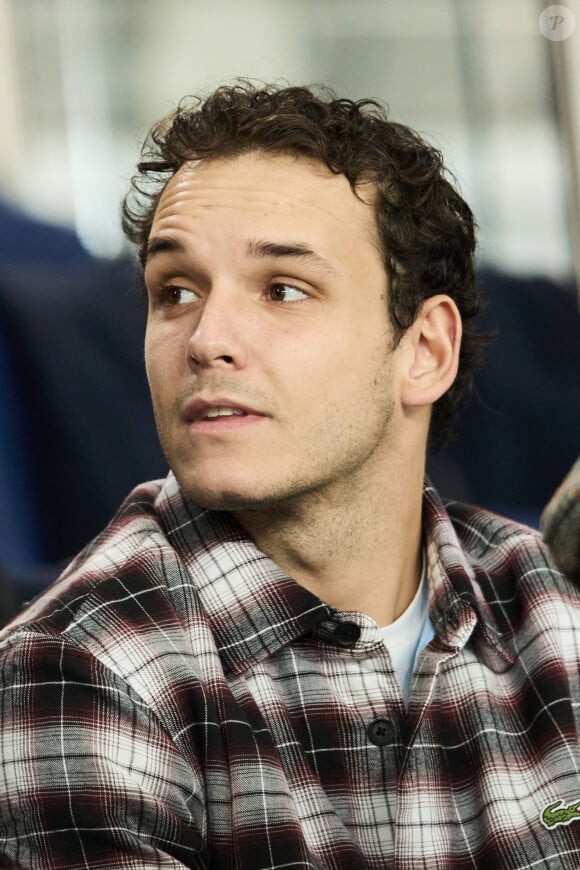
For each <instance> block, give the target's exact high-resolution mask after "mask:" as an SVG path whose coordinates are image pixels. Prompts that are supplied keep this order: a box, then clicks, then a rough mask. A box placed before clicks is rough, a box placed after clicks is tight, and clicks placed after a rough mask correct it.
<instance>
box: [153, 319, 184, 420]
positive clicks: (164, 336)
mask: <svg viewBox="0 0 580 870" xmlns="http://www.w3.org/2000/svg"><path fill="white" fill-rule="evenodd" d="M182 344H183V343H182V341H181V340H180V338H179V336H176V335H173V334H169V333H166V332H160V331H158V330H156V329H149V328H148V329H147V331H146V333H145V347H144V352H145V371H146V373H147V380H148V381H149V387H150V389H151V395H152V398H153V401H154V402H155V403H156V404H159V403H160V402H161V401H162V400H163V396H164V393H166V394H167V397H169V396H170V395H172V394H173V393H174V389H173V388H172V384H173V382H174V381H175V379H176V378H178V377H179V375H180V373H181V371H182V368H183V362H182V361H183V360H185V359H186V354H185V351H184V349H183V347H182ZM180 362H181V364H180Z"/></svg>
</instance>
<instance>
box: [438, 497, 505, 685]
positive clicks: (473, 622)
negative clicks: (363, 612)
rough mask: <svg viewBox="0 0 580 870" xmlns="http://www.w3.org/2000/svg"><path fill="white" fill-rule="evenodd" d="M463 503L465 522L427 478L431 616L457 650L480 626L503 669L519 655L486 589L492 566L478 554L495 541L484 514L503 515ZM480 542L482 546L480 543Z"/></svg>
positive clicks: (494, 662)
mask: <svg viewBox="0 0 580 870" xmlns="http://www.w3.org/2000/svg"><path fill="white" fill-rule="evenodd" d="M462 508H464V513H465V521H463V520H461V519H459V518H458V517H456V518H455V519H454V520H452V519H451V517H450V515H449V513H448V511H447V508H446V507H445V506H444V505H443V502H442V501H441V499H440V497H439V495H438V493H437V491H436V490H435V489H434V487H433V486H432V485H431V483H430V482H429V480H426V482H425V488H424V494H423V530H424V536H425V545H426V550H427V561H428V573H429V585H430V607H429V610H430V617H431V621H432V623H433V626H434V628H435V632H436V634H437V636H438V637H439V639H440V641H441V642H442V643H443V644H444V645H445V646H448V647H450V648H454V649H461V648H462V647H463V646H465V644H466V643H467V641H468V640H469V639H470V637H471V636H472V635H473V634H474V632H475V630H476V628H477V629H479V631H478V632H477V635H476V640H477V641H478V642H481V644H482V645H484V646H486V647H487V659H488V664H489V665H490V666H491V667H493V668H496V669H497V668H499V669H503V668H505V667H508V666H510V665H511V664H513V662H514V661H515V655H514V651H513V649H512V647H511V643H510V639H509V637H507V636H505V635H504V634H503V633H502V631H501V628H500V626H499V624H498V621H497V619H496V616H495V614H494V612H493V610H492V608H491V607H490V605H489V603H488V601H487V599H486V596H485V594H484V591H483V589H482V585H485V576H486V569H485V567H484V565H483V564H482V560H481V558H479V557H478V551H479V550H481V551H482V552H483V551H484V550H485V548H486V547H488V546H489V544H490V541H489V540H488V539H487V537H486V534H485V532H484V530H483V526H482V524H481V518H483V517H485V518H486V521H487V524H489V521H490V520H492V519H493V521H494V522H495V523H496V524H497V518H492V516H491V515H490V514H488V513H487V512H485V511H479V512H478V511H476V509H471V508H470V509H468V508H467V506H462ZM478 513H479V516H480V519H479V521H478V518H477V516H478ZM468 517H469V519H468ZM478 524H479V525H480V526H481V527H480V528H478ZM478 539H479V540H478ZM474 541H476V542H477V546H474ZM468 554H469V555H468ZM482 581H483V582H482ZM484 655H486V654H485V653H484Z"/></svg>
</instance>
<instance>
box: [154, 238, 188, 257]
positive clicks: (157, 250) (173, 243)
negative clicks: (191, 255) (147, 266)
mask: <svg viewBox="0 0 580 870" xmlns="http://www.w3.org/2000/svg"><path fill="white" fill-rule="evenodd" d="M165 252H169V253H177V254H184V253H185V246H184V245H183V244H182V243H181V242H179V241H178V240H177V239H174V238H173V237H172V236H153V238H152V239H149V241H148V242H147V248H146V250H145V262H146V263H147V262H149V260H151V259H153V257H155V256H157V255H158V254H163V253H165Z"/></svg>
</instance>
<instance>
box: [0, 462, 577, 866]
mask: <svg viewBox="0 0 580 870" xmlns="http://www.w3.org/2000/svg"><path fill="white" fill-rule="evenodd" d="M424 533H425V543H426V549H427V557H428V565H429V582H430V614H431V619H432V621H433V624H434V627H435V631H436V635H435V637H434V638H433V640H432V641H431V642H430V643H429V645H428V646H427V648H426V649H425V650H424V651H423V653H422V654H421V656H420V658H419V660H418V664H417V668H416V671H415V677H414V682H413V686H412V692H411V698H410V704H409V707H408V709H407V710H405V708H404V705H403V702H402V698H401V694H400V691H399V688H398V686H397V683H396V680H395V677H394V674H393V670H392V667H391V663H390V660H389V655H388V653H387V650H386V648H385V646H384V644H383V643H382V642H381V640H380V636H379V631H378V628H377V626H376V624H375V623H374V621H373V620H372V619H370V618H369V617H367V616H365V615H362V614H360V613H358V612H352V613H344V612H337V611H335V610H333V609H332V608H331V607H329V606H328V605H326V604H325V603H323V602H322V601H320V600H319V599H317V598H316V597H315V596H314V595H312V594H311V593H309V592H308V591H306V590H305V589H304V588H302V587H301V586H299V585H298V584H296V583H295V582H294V581H293V580H291V579H289V578H288V577H287V576H285V574H284V573H283V572H282V570H281V569H280V568H279V567H277V566H276V565H275V564H274V563H273V562H271V561H270V560H269V559H268V558H267V557H266V556H265V555H264V554H262V553H261V552H260V551H259V550H258V549H257V548H256V547H255V545H254V544H253V543H252V542H251V541H249V540H248V539H247V537H246V536H245V535H244V534H243V532H242V530H241V529H240V527H239V526H238V525H237V524H236V523H235V522H234V520H233V518H232V517H231V516H230V515H229V514H226V513H219V512H211V511H205V510H203V509H201V508H199V507H197V506H196V505H194V504H192V503H191V502H187V501H186V500H185V499H184V498H183V496H182V493H181V491H180V489H179V487H178V485H177V483H176V482H175V479H174V478H173V477H172V476H171V475H170V476H169V478H168V479H167V481H165V482H160V481H158V482H154V483H148V484H144V485H142V486H140V487H138V488H137V489H136V490H135V491H134V492H133V493H132V495H131V496H130V497H129V498H128V500H127V501H126V502H125V503H124V505H123V506H122V508H121V510H120V511H119V513H118V514H117V516H116V518H115V519H114V520H113V522H112V523H111V524H110V526H109V527H108V528H107V529H106V530H105V531H104V532H103V534H102V535H100V537H99V538H97V539H96V541H94V542H93V543H92V544H91V545H90V546H89V547H88V548H87V549H85V551H84V552H83V553H82V554H81V555H80V556H79V557H77V559H76V560H75V561H74V562H73V563H72V565H71V566H70V567H69V569H68V570H67V571H66V572H65V574H64V575H63V576H62V577H61V578H60V579H59V580H58V581H57V582H56V584H55V585H53V586H52V587H51V588H50V589H49V590H48V591H47V592H46V593H45V594H43V595H42V596H41V597H40V598H39V599H38V600H36V602H34V603H33V604H32V605H31V606H30V607H29V609H28V610H27V611H26V612H25V613H24V614H23V615H21V616H20V617H19V618H18V619H17V620H16V622H14V623H13V624H12V626H11V627H9V628H8V629H6V630H5V631H4V632H3V633H2V636H1V641H0V711H1V716H2V739H1V744H0V753H1V754H0V867H18V868H30V870H32V868H35V870H45V868H70V870H72V868H89V867H90V868H91V870H98V868H103V870H104V868H107V870H114V868H151V870H152V868H182V867H192V868H207V867H212V868H217V870H227V868H237V870H291V868H295V870H298V868H301V870H304V868H333V870H339V868H340V870H346V868H348V870H359V868H360V870H362V868H387V867H389V868H397V870H418V868H428V870H434V868H441V870H443V868H445V870H464V868H474V867H478V868H493V870H496V868H509V870H520V868H547V867H549V868H568V867H570V868H574V867H577V866H578V865H580V743H579V739H578V730H579V716H580V714H579V702H580V692H579V685H578V683H579V673H580V669H579V658H580V595H579V594H578V592H577V591H576V589H575V588H574V587H573V586H572V585H571V584H570V583H568V582H567V581H566V580H565V579H564V578H563V577H562V576H561V575H560V574H559V573H558V572H557V571H556V569H555V567H554V565H553V563H552V562H550V559H549V556H548V555H547V551H546V550H545V549H544V547H543V545H542V544H541V542H540V540H539V536H538V535H537V534H536V533H534V532H532V531H531V530H529V529H526V528H524V527H521V526H518V525H515V524H512V523H510V522H507V521H505V520H501V519H499V518H498V517H496V516H493V515H491V514H488V513H486V512H484V511H481V510H476V509H473V508H469V507H466V506H464V505H461V504H451V505H448V506H447V509H445V508H444V507H443V505H442V504H441V502H440V501H439V499H438V497H437V495H436V493H435V492H434V491H433V489H432V488H431V487H430V486H429V485H427V486H426V488H425V495H424ZM387 572H388V565H385V574H387Z"/></svg>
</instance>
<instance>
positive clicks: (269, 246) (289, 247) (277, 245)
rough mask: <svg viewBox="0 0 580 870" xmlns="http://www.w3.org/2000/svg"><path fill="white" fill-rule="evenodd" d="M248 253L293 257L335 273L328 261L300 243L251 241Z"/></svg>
mask: <svg viewBox="0 0 580 870" xmlns="http://www.w3.org/2000/svg"><path fill="white" fill-rule="evenodd" d="M247 251H248V254H250V256H253V257H292V258H294V259H303V260H309V261H311V262H312V263H313V264H314V265H318V266H321V267H323V268H324V269H326V271H329V272H334V268H333V266H332V265H331V264H330V263H329V262H328V260H326V259H325V258H324V257H322V256H321V255H320V254H317V253H316V252H315V251H313V250H312V249H311V248H309V247H307V246H306V245H303V244H301V243H300V242H290V243H281V242H268V241H265V240H262V239H251V240H250V241H249V242H248V244H247Z"/></svg>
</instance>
